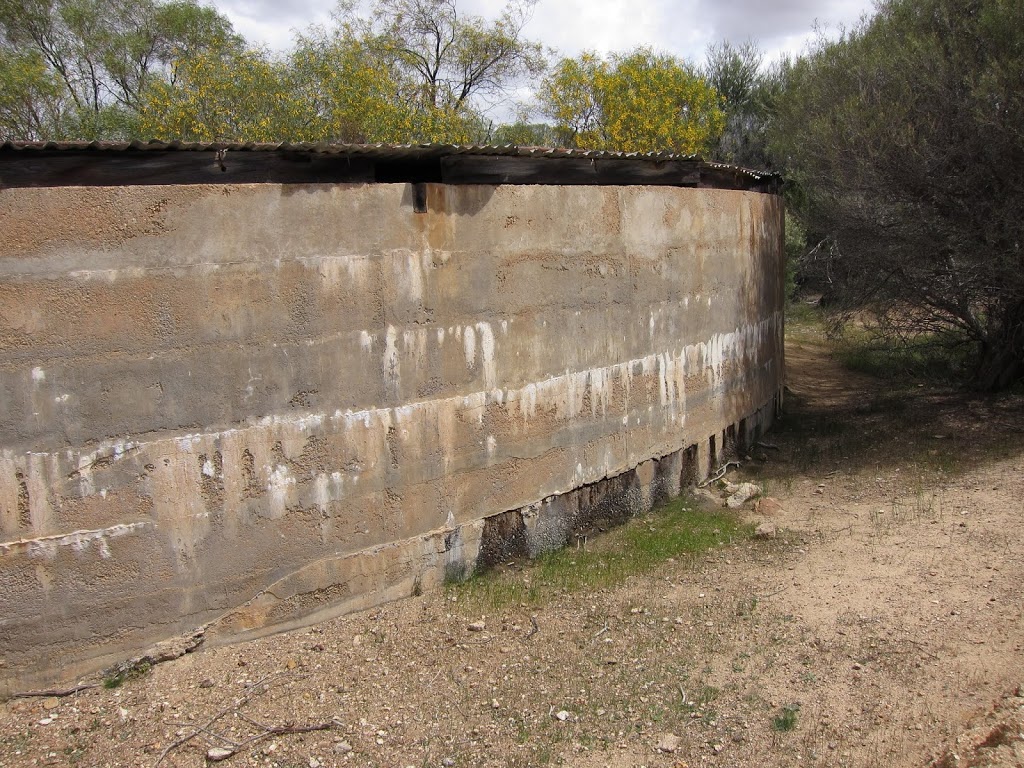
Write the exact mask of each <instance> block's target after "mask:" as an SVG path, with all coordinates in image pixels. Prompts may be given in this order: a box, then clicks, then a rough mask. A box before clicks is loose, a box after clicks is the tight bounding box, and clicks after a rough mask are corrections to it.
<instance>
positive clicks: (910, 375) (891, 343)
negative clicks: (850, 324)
mask: <svg viewBox="0 0 1024 768" xmlns="http://www.w3.org/2000/svg"><path fill="white" fill-rule="evenodd" d="M970 350H971V346H970V340H969V339H968V338H967V337H966V335H965V334H963V333H962V332H960V331H957V330H941V331H937V332H935V333H921V334H915V335H914V336H911V337H909V338H900V337H896V336H895V335H894V334H892V333H887V332H886V331H885V330H884V329H879V328H875V327H872V328H860V329H857V328H846V329H845V330H844V332H843V334H842V336H841V337H840V338H838V339H836V355H837V357H838V358H839V360H840V361H841V362H842V363H843V365H844V366H846V367H847V368H849V369H850V370H852V371H857V372H859V373H866V374H868V375H869V376H874V377H875V378H878V379H883V380H887V381H890V382H892V384H893V385H897V384H900V383H903V384H910V383H913V382H917V381H929V382H948V381H954V380H957V379H961V378H963V376H964V373H965V371H969V370H970V365H971V358H970Z"/></svg>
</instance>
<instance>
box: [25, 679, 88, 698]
mask: <svg viewBox="0 0 1024 768" xmlns="http://www.w3.org/2000/svg"><path fill="white" fill-rule="evenodd" d="M99 687H100V684H99V683H85V684H83V685H76V686H73V687H71V688H49V689H47V690H45V691H22V692H20V693H12V694H11V698H12V699H31V698H34V697H43V698H50V697H53V698H58V699H59V698H61V697H63V696H71V695H72V694H74V693H78V692H79V691H87V690H89V689H90V688H99Z"/></svg>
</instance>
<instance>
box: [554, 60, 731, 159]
mask: <svg viewBox="0 0 1024 768" xmlns="http://www.w3.org/2000/svg"><path fill="white" fill-rule="evenodd" d="M539 100H540V104H541V107H540V109H541V112H542V114H543V115H544V116H545V117H547V118H549V119H550V120H552V121H553V122H554V124H555V129H556V131H557V132H558V134H559V135H560V136H561V138H562V143H564V144H567V145H568V146H573V147H586V148H591V149H614V150H622V151H626V152H651V151H661V150H671V151H675V152H679V153H683V154H696V153H702V152H706V151H708V150H709V149H710V148H711V146H712V145H713V143H714V141H715V140H716V139H717V137H718V135H719V134H720V133H721V130H722V127H723V125H724V120H725V115H724V113H723V112H722V110H721V109H720V107H719V100H718V96H717V94H716V93H715V91H714V89H713V88H711V87H710V86H709V85H708V84H707V83H706V82H705V81H704V79H703V78H702V77H701V76H700V74H699V73H697V72H696V71H694V70H693V68H692V67H690V66H688V65H687V64H686V63H684V62H683V61H681V60H679V59H677V58H676V57H674V56H669V55H666V54H656V53H654V52H653V51H651V50H650V49H647V48H639V49H637V50H635V51H632V52H630V53H627V54H614V55H612V56H611V57H610V58H609V59H608V60H605V59H601V58H600V57H599V56H598V55H597V54H595V53H590V52H587V53H583V54H581V55H580V56H579V57H577V58H575V59H563V60H562V61H560V62H559V63H558V64H557V65H556V66H555V68H554V70H553V71H552V72H551V74H550V75H549V76H548V77H547V78H545V80H544V81H543V83H542V84H541V90H540V94H539Z"/></svg>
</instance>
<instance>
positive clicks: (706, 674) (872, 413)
mask: <svg viewBox="0 0 1024 768" xmlns="http://www.w3.org/2000/svg"><path fill="white" fill-rule="evenodd" d="M787 355H788V365H789V371H790V374H789V375H790V393H789V401H788V404H787V415H786V417H785V418H784V420H783V421H782V423H781V424H780V425H779V428H778V429H777V430H776V431H775V432H774V433H773V434H772V435H770V436H769V437H768V438H767V440H768V441H770V443H771V445H770V446H764V445H762V446H758V447H756V448H755V449H754V450H753V451H752V453H753V455H752V456H751V458H750V460H748V461H745V462H744V464H743V467H742V468H741V470H740V471H739V472H734V473H732V474H731V478H737V477H739V478H743V479H753V480H754V481H755V482H758V483H760V484H761V485H762V486H763V487H764V491H765V494H766V495H768V496H770V497H772V499H774V500H775V501H776V502H777V503H773V502H764V501H762V502H761V504H760V506H759V507H758V509H757V510H755V509H753V508H748V509H746V510H744V512H743V514H745V515H747V516H748V517H750V518H751V519H754V520H756V521H760V520H762V519H765V518H767V519H769V520H770V521H771V522H772V523H774V525H775V526H777V527H778V529H779V535H778V536H777V537H776V538H774V539H768V540H744V541H742V542H740V543H736V544H733V545H731V546H725V547H723V548H722V549H719V550H716V551H714V552H713V553H711V554H710V555H708V556H707V557H705V558H702V559H701V560H699V561H698V562H696V563H684V562H666V563H665V564H664V565H663V566H662V567H660V568H659V569H657V570H656V571H655V572H653V573H652V574H650V575H648V576H645V577H634V578H631V579H629V580H628V581H627V582H625V583H624V584H623V585H621V586H620V587H617V588H615V589H610V590H601V591H597V592H594V593H589V594H580V593H576V594H562V595H559V596H558V597H556V598H554V599H553V600H551V601H550V602H548V603H546V604H543V605H542V606H540V607H539V608H537V607H534V608H527V607H525V606H516V607H513V608H507V609H502V610H500V611H497V612H489V610H488V608H487V607H486V606H483V605H480V604H474V603H473V601H472V599H471V598H470V597H469V596H468V593H467V592H465V591H462V592H460V591H458V590H454V591H448V592H443V593H434V594H427V595H423V596H419V597H414V598H410V599H408V600H405V601H402V602H400V603H395V604H391V605H387V606H384V607H382V608H380V609H377V610H373V611H369V612H365V613H361V614H356V615H352V616H348V617H344V618H341V619H338V620H335V621H331V622H327V623H325V624H321V625H319V626H316V627H313V628H311V629H309V630H306V631H302V632H296V633H292V634H286V635H279V636H276V637H271V638H266V639H263V640H259V641H255V642H252V643H248V644H245V645H240V646H235V647H231V648H220V649H213V650H199V651H197V652H195V653H191V654H188V655H186V656H183V657H182V658H180V659H177V660H175V661H171V662H167V663H163V664H159V665H158V666H156V667H154V668H153V669H152V670H151V671H149V672H148V673H147V674H144V675H141V676H139V677H138V678H137V679H129V680H127V681H126V682H125V683H124V684H123V685H122V686H121V687H119V688H117V689H112V690H108V689H105V688H103V687H97V688H91V689H87V690H84V691H81V692H79V693H76V694H74V695H69V696H62V697H36V698H24V699H13V700H11V701H9V702H7V703H6V704H3V705H0V766H28V765H83V766H155V765H157V764H159V765H163V766H200V765H203V764H204V763H205V762H206V761H207V760H208V750H210V749H211V748H213V747H221V748H223V749H224V750H225V752H233V754H232V755H231V756H230V757H228V758H226V760H225V761H224V764H225V765H234V766H257V765H258V766H278V767H279V768H284V767H285V766H289V767H297V766H302V767H303V768H309V767H310V766H312V768H316V767H317V766H335V765H353V766H363V765H367V766H407V765H411V766H483V765H490V766H505V765H509V766H527V765H529V766H533V765H545V764H562V765H571V766H581V767H589V766H594V767H597V766H615V767H620V768H621V767H625V766H650V767H651V768H653V767H654V766H666V767H667V766H676V767H677V768H681V767H682V766H691V767H693V766H698V765H709V766H758V765H769V766H805V765H814V766H927V765H935V766H939V767H940V768H951V767H952V766H957V765H961V766H990V765H991V766H995V765H998V766H1024V698H1022V697H1021V694H1024V691H1022V690H1021V687H1020V686H1022V685H1024V596H1022V594H1021V585H1022V583H1024V536H1022V524H1024V501H1022V500H1024V473H1022V471H1021V468H1022V466H1024V440H1022V437H1021V435H1022V434H1024V429H1022V427H1024V398H1021V397H1020V396H1016V397H1012V396H1007V397H1002V398H995V399H981V398H973V397H970V396H966V395H964V394H962V393H957V392H954V391H950V390H945V389H940V388H934V389H933V388H931V387H928V386H924V387H917V386H913V387H910V388H909V389H904V388H894V387H893V386H892V385H891V384H888V383H883V382H878V381H875V380H872V379H867V378H863V377H859V376H856V375H854V374H851V373H849V372H847V371H844V370H843V369H842V368H840V367H839V366H838V365H837V364H836V363H834V362H833V361H832V360H831V359H830V358H829V356H828V353H827V347H826V346H825V345H824V344H822V343H820V342H819V341H818V340H816V339H815V338H814V337H813V334H804V335H803V336H800V335H799V334H796V335H795V337H794V339H793V340H791V342H790V346H789V348H788V350H787ZM529 574H530V571H529V569H526V570H524V571H523V572H522V577H523V578H529V577H530V576H529ZM460 596H461V597H460ZM476 622H481V623H482V624H483V626H482V627H481V626H480V624H479V623H477V624H476V626H475V627H474V628H473V629H471V628H470V625H471V624H474V623H476ZM534 622H535V623H534ZM314 726H315V727H323V730H311V731H308V732H305V733H295V732H284V731H297V730H301V729H303V728H308V727H314ZM274 729H277V731H275V730H274ZM239 745H240V746H239ZM659 747H660V748H659Z"/></svg>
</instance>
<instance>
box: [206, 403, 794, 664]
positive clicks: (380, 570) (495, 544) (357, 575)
mask: <svg viewBox="0 0 1024 768" xmlns="http://www.w3.org/2000/svg"><path fill="white" fill-rule="evenodd" d="M781 398H782V395H781V393H780V394H779V395H777V396H776V397H775V398H774V399H773V400H772V401H771V402H768V403H765V404H764V405H763V406H762V407H761V408H759V409H758V410H757V411H756V412H754V413H753V414H751V415H750V416H748V417H747V418H745V419H742V420H741V421H739V422H738V423H736V424H731V425H729V426H728V427H727V428H726V429H725V430H723V431H722V432H721V433H720V434H715V435H709V436H708V437H707V438H705V439H703V440H701V441H699V442H696V443H692V444H690V445H688V446H686V447H685V448H680V449H679V450H678V451H674V452H673V453H670V454H668V455H666V456H662V457H660V458H656V459H650V460H648V461H645V462H643V463H641V464H640V465H639V466H637V467H634V468H633V469H631V470H629V471H627V472H623V473H621V474H619V475H616V476H614V477H608V478H604V479H602V480H599V481H597V482H595V483H590V484H588V485H584V486H581V487H580V488H576V489H574V490H571V491H569V492H567V493H562V494H558V495H556V496H551V497H548V498H546V499H542V500H539V501H537V502H536V503H534V504H529V505H527V506H525V507H521V508H519V509H513V510H508V511H506V512H503V513H501V514H498V515H492V516H490V517H487V518H485V519H483V520H476V521H472V522H470V523H466V524H464V525H460V526H458V527H455V528H450V529H439V530H436V531H431V532H430V533H428V534H426V535H424V536H418V537H415V538H413V539H407V540H405V541H401V542H395V543H393V544H388V545H386V546H382V547H375V548H372V549H368V550H364V551H362V552H358V553H356V554H352V555H347V556H344V557H338V558H327V559H323V560H318V561H316V562H314V563H310V564H309V565H307V566H305V567H303V568H302V569H300V570H299V571H296V572H294V573H291V574H289V575H288V576H286V577H284V578H282V579H280V580H278V581H277V582H275V583H274V584H272V585H271V586H270V587H269V588H267V589H265V590H264V591H263V592H261V593H260V594H258V595H256V596H255V597H253V598H252V599H251V600H250V601H248V602H247V603H246V604H245V605H242V606H240V607H239V608H237V609H235V610H232V611H230V612H229V613H227V614H226V615H224V616H223V617H221V618H220V619H218V620H216V621H214V622H213V623H212V624H211V625H209V627H208V628H207V630H206V644H207V645H223V644H228V643H233V642H238V641H242V640H249V639H254V638H256V637H261V636H265V635H268V634H275V633H278V632H283V631H288V630H292V629H296V628H299V627H303V626H308V625H310V624H315V623H317V622H320V621H325V620H327V619H330V618H334V617H336V616H341V615H344V614H346V613H352V612H354V611H358V610H363V609H366V608H370V607H372V606H374V605H379V604H382V603H385V602H390V601H392V600H397V599H401V598H404V597H409V596H411V595H415V594H418V593H420V592H421V591H426V590H429V589H436V588H438V587H439V586H440V585H441V584H443V583H444V582H450V581H461V580H463V579H466V578H469V577H470V576H471V575H473V574H474V573H476V572H478V571H481V570H487V569H488V568H491V567H493V566H495V565H498V564H500V563H502V562H506V561H508V560H510V559H514V558H522V557H527V558H533V557H537V556H538V555H541V554H543V553H545V552H550V551H554V550H556V549H560V548H562V547H564V546H566V545H567V544H571V543H573V542H575V541H576V540H577V539H578V538H580V537H584V536H589V535H593V534H594V533H597V532H600V531H604V530H607V529H608V528H610V527H613V526H615V525H619V524H622V523H624V522H626V521H627V520H629V519H630V518H633V517H636V516H637V515H642V514H645V513H647V512H649V511H651V510H652V509H653V508H654V507H656V506H658V505H659V504H662V503H664V502H666V501H668V500H670V499H672V498H675V497H677V496H678V495H679V494H680V493H681V492H682V491H684V490H685V489H686V488H688V487H692V486H693V485H695V484H696V483H699V482H701V481H702V480H704V479H706V478H707V477H708V476H710V474H711V473H712V472H714V470H715V469H716V468H717V467H719V466H721V464H722V463H724V462H725V461H728V460H730V459H735V458H737V457H742V456H743V455H744V453H745V451H746V450H747V449H749V448H750V447H752V446H753V444H754V443H755V442H757V440H759V439H760V438H761V435H762V434H763V433H764V432H765V431H766V430H767V429H768V428H769V427H770V426H771V424H772V423H773V421H774V419H775V416H776V414H777V413H778V411H779V409H780V408H781V404H782V400H781Z"/></svg>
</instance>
